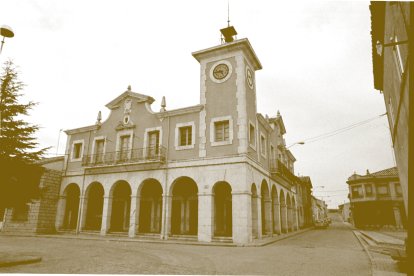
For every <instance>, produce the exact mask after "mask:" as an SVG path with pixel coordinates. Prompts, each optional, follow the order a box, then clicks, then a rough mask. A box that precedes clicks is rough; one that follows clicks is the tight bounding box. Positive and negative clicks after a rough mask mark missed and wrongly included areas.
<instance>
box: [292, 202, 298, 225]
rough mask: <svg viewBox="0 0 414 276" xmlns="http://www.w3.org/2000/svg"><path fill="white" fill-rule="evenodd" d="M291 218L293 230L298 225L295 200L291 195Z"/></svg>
mask: <svg viewBox="0 0 414 276" xmlns="http://www.w3.org/2000/svg"><path fill="white" fill-rule="evenodd" d="M292 220H293V223H292V225H293V231H295V230H298V229H299V225H298V210H297V208H296V201H295V197H294V196H292Z"/></svg>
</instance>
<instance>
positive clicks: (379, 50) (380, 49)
mask: <svg viewBox="0 0 414 276" xmlns="http://www.w3.org/2000/svg"><path fill="white" fill-rule="evenodd" d="M392 40H393V39H392V38H391V41H392ZM406 43H408V40H402V41H395V42H391V43H386V44H382V43H381V42H380V41H379V40H377V44H376V45H375V47H376V48H377V55H379V56H382V55H383V54H384V48H385V47H391V46H397V45H400V44H406Z"/></svg>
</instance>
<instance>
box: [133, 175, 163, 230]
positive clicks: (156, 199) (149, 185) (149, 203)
mask: <svg viewBox="0 0 414 276" xmlns="http://www.w3.org/2000/svg"><path fill="white" fill-rule="evenodd" d="M139 194H140V202H139V204H140V207H139V227H138V232H139V233H161V216H162V186H161V184H160V183H159V182H158V181H157V180H155V179H147V180H145V181H144V182H143V183H142V186H141V190H140V193H139Z"/></svg>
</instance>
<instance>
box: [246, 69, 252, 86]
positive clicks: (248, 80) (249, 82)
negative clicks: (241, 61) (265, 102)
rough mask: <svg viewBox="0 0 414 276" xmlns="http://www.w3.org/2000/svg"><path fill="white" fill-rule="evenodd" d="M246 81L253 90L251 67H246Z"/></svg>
mask: <svg viewBox="0 0 414 276" xmlns="http://www.w3.org/2000/svg"><path fill="white" fill-rule="evenodd" d="M246 80H247V84H248V85H249V87H250V88H251V89H253V72H252V70H250V68H249V67H246Z"/></svg>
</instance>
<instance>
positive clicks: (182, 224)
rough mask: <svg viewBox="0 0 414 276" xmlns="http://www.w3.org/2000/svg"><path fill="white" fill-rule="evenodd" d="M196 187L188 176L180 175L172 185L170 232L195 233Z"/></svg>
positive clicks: (196, 221)
mask: <svg viewBox="0 0 414 276" xmlns="http://www.w3.org/2000/svg"><path fill="white" fill-rule="evenodd" d="M197 193H198V188H197V184H196V183H195V182H194V180H192V179H191V178H189V177H180V178H178V179H177V180H175V181H174V183H173V185H172V195H173V197H172V208H171V233H172V234H173V235H197V233H198V196H197Z"/></svg>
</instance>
